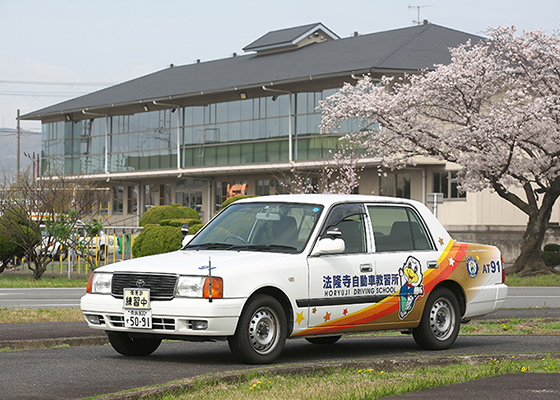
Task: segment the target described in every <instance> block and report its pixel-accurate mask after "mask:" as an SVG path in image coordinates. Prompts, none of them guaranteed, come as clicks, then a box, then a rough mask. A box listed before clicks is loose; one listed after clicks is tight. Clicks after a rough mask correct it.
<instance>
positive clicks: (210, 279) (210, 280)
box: [208, 256, 212, 303]
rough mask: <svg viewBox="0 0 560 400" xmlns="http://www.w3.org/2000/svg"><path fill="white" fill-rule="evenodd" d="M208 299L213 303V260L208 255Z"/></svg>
mask: <svg viewBox="0 0 560 400" xmlns="http://www.w3.org/2000/svg"><path fill="white" fill-rule="evenodd" d="M208 300H209V301H210V303H212V260H211V259H210V256H208Z"/></svg>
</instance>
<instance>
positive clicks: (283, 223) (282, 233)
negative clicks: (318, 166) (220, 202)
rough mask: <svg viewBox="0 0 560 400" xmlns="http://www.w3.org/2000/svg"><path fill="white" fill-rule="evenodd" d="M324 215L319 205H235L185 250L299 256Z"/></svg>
mask: <svg viewBox="0 0 560 400" xmlns="http://www.w3.org/2000/svg"><path fill="white" fill-rule="evenodd" d="M322 211H323V206H320V205H316V204H296V203H238V204H232V205H231V206H230V207H228V208H226V209H225V210H224V211H222V212H221V213H220V214H219V215H218V216H217V217H216V218H214V219H213V220H212V221H211V222H210V223H209V224H208V225H207V226H205V227H204V229H203V230H202V231H201V232H199V234H198V235H197V236H196V237H195V238H194V239H193V240H192V241H191V242H190V243H189V244H188V245H187V246H185V247H184V248H185V249H192V250H204V249H212V250H237V251H239V250H247V251H273V252H283V253H299V252H301V251H302V250H303V248H304V247H305V245H306V244H307V242H308V240H309V237H310V235H311V232H313V229H314V228H315V225H316V224H317V221H318V219H319V216H320V215H321V212H322Z"/></svg>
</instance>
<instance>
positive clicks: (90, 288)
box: [86, 272, 113, 294]
mask: <svg viewBox="0 0 560 400" xmlns="http://www.w3.org/2000/svg"><path fill="white" fill-rule="evenodd" d="M112 280H113V274H112V273H108V272H94V273H93V274H91V276H90V277H89V282H88V285H87V289H86V292H87V293H98V294H111V281H112Z"/></svg>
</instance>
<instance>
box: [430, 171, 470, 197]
mask: <svg viewBox="0 0 560 400" xmlns="http://www.w3.org/2000/svg"><path fill="white" fill-rule="evenodd" d="M456 178H457V171H441V172H434V193H443V198H444V199H464V198H466V197H467V193H466V192H461V191H460V190H459V188H458V187H457V182H456V181H455V180H456Z"/></svg>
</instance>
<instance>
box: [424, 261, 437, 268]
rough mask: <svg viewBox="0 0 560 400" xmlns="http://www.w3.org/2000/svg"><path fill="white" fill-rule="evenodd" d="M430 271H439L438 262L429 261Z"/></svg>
mask: <svg viewBox="0 0 560 400" xmlns="http://www.w3.org/2000/svg"><path fill="white" fill-rule="evenodd" d="M427 264H428V269H437V267H439V264H438V262H437V261H428V263H427Z"/></svg>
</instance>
